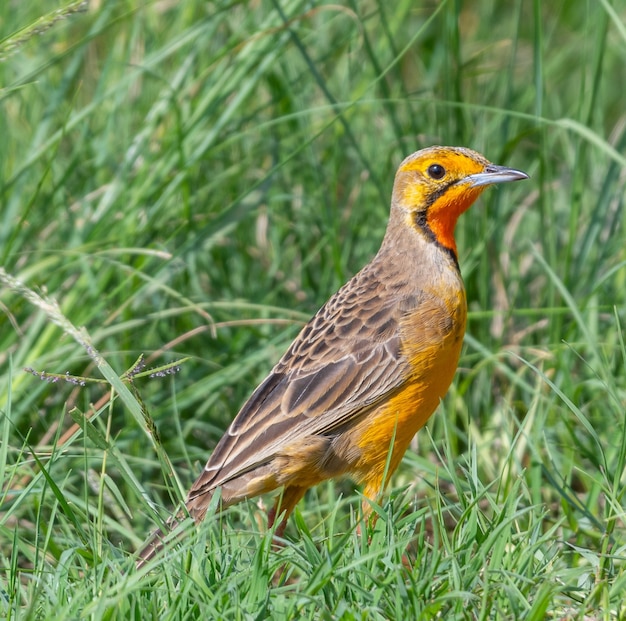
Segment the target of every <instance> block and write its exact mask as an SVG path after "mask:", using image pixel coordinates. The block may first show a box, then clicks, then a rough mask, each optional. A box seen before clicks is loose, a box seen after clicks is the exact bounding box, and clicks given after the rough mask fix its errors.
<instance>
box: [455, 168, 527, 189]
mask: <svg viewBox="0 0 626 621" xmlns="http://www.w3.org/2000/svg"><path fill="white" fill-rule="evenodd" d="M521 179H528V175H527V174H526V173H525V172H522V171H521V170H516V169H515V168H507V167H506V166H496V165H495V164H489V165H488V166H486V167H485V170H484V171H483V172H481V173H476V174H475V175H469V176H467V177H465V181H466V182H469V184H470V186H471V187H473V188H475V187H478V186H481V185H492V184H494V183H506V182H507V181H520V180H521Z"/></svg>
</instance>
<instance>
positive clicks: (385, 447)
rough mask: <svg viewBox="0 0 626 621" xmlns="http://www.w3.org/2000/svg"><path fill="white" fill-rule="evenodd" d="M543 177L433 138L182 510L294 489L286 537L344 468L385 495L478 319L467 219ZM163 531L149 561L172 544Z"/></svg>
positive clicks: (201, 510) (407, 164)
mask: <svg viewBox="0 0 626 621" xmlns="http://www.w3.org/2000/svg"><path fill="white" fill-rule="evenodd" d="M527 178H529V176H528V175H527V174H526V173H525V172H522V171H521V170H517V169H514V168H508V167H505V166H498V165H495V164H492V163H491V162H489V161H488V160H487V159H485V157H483V156H482V155H480V154H479V153H477V152H476V151H473V150H471V149H468V148H465V147H443V146H432V147H428V148H424V149H421V150H419V151H417V152H415V153H413V154H412V155H409V156H408V157H407V158H405V159H404V160H403V161H402V162H401V163H400V166H399V167H398V169H397V172H396V175H395V180H394V185H393V190H392V195H391V210H390V215H389V220H388V224H387V229H386V232H385V235H384V237H383V241H382V243H381V246H380V249H379V250H378V252H377V253H376V255H375V256H374V258H373V259H372V260H371V261H370V262H369V263H368V264H367V265H366V266H365V267H363V268H362V269H361V271H359V272H358V273H357V274H356V275H355V276H354V277H353V278H352V279H350V280H349V281H348V282H347V283H346V284H345V285H344V286H343V287H341V288H340V289H339V290H338V291H337V292H336V293H335V294H334V295H333V296H332V297H331V298H330V299H329V300H328V301H327V302H326V303H325V304H324V305H323V306H322V307H321V308H320V309H319V311H318V312H317V313H316V314H315V315H314V316H313V317H312V318H311V320H310V321H309V322H308V323H307V324H306V325H305V326H304V327H303V328H302V330H301V331H300V333H299V334H298V335H297V336H296V338H295V340H294V341H293V342H292V344H291V345H290V346H289V348H288V349H287V351H286V352H285V354H284V355H283V356H282V358H280V360H279V361H278V363H277V364H276V365H275V366H274V368H273V369H272V370H271V371H270V373H269V375H268V376H267V377H266V379H265V380H264V381H263V382H261V384H260V385H259V386H258V387H257V388H256V390H254V392H253V393H252V395H251V396H250V398H249V399H248V400H247V401H246V402H245V403H244V405H243V407H242V408H241V409H240V410H239V413H238V414H237V415H236V416H235V418H234V419H233V421H232V423H231V424H230V426H229V427H228V429H227V431H226V432H225V433H224V435H223V436H222V438H221V440H220V441H219V442H218V444H217V445H216V447H215V449H214V451H213V453H212V455H211V456H210V458H209V460H208V462H207V463H206V466H205V467H204V469H203V470H202V472H201V474H200V475H199V476H198V478H197V480H196V481H195V483H194V484H193V486H192V487H191V490H190V491H189V494H188V496H187V499H186V502H185V509H184V511H183V512H182V513H179V514H178V515H177V516H174V517H173V518H172V519H171V520H170V523H169V529H172V528H173V527H174V526H175V525H176V524H177V523H178V522H179V521H180V518H181V516H182V515H187V514H188V515H189V516H191V517H192V518H193V520H194V521H195V522H196V523H199V522H201V521H202V520H203V519H204V517H205V515H206V513H207V509H208V507H209V504H210V501H211V499H212V497H213V495H214V494H215V493H216V491H217V490H218V489H219V490H220V494H221V496H220V500H219V508H220V509H224V508H226V507H229V506H231V505H233V504H235V503H238V502H240V501H243V500H245V499H249V498H253V497H255V496H259V495H261V494H266V493H268V492H272V491H274V490H280V489H282V493H281V494H280V495H279V496H278V497H277V500H276V505H275V506H274V508H273V509H272V510H271V511H270V512H269V514H268V527H269V528H271V527H273V526H274V523H275V520H276V519H280V520H281V521H280V522H279V524H278V525H277V528H276V530H275V534H276V535H277V536H280V535H282V533H283V531H284V528H285V525H286V523H287V518H288V517H289V514H290V513H291V512H292V510H293V509H294V507H295V506H296V504H297V503H298V502H299V501H300V499H301V498H302V497H303V496H304V494H305V492H306V491H307V490H308V489H309V488H311V487H313V486H315V485H317V484H319V483H321V482H322V481H325V480H327V479H331V478H335V477H338V476H341V475H347V476H350V477H351V478H352V479H353V480H355V481H356V482H357V483H359V484H362V485H363V496H364V499H363V507H362V513H363V514H364V516H365V517H367V516H369V514H370V512H371V502H369V501H376V500H377V499H378V498H379V497H380V495H381V494H382V493H383V491H384V488H385V486H386V484H387V483H388V481H389V478H390V476H391V475H392V473H393V472H394V471H395V470H396V468H397V467H398V465H399V463H400V460H401V459H402V457H403V455H404V453H405V451H406V449H407V448H408V446H409V443H410V441H411V440H412V438H413V437H414V436H415V434H416V433H417V431H418V430H419V429H420V428H421V427H422V426H423V425H424V424H425V423H426V421H427V420H428V419H429V418H430V416H431V415H432V414H433V412H434V411H435V410H436V409H437V406H438V405H439V403H440V401H441V399H442V398H443V397H444V395H445V394H446V392H447V390H448V388H449V386H450V384H451V383H452V380H453V377H454V374H455V372H456V368H457V365H458V361H459V357H460V354H461V348H462V344H463V337H464V334H465V326H466V318H467V302H466V295H465V287H464V284H463V280H462V277H461V272H460V269H459V261H458V253H457V247H456V242H455V238H454V230H455V225H456V223H457V220H458V218H459V216H460V215H461V214H462V213H464V212H465V211H466V210H467V209H468V208H469V207H470V206H471V205H472V204H473V203H474V201H475V200H476V199H477V198H478V197H479V196H480V194H481V193H482V192H483V191H484V190H485V188H487V187H489V186H491V185H495V184H500V183H506V182H510V181H518V180H522V179H527ZM167 532H168V529H165V530H160V531H157V532H156V533H154V534H153V536H152V537H151V538H150V539H149V540H148V542H147V544H145V546H144V547H143V548H142V549H141V551H140V552H139V555H138V558H139V560H138V565H139V566H141V565H143V564H144V563H146V562H147V561H149V560H150V559H151V558H152V557H153V556H155V554H157V553H158V552H159V551H160V549H162V547H163V540H164V538H165V537H166V533H167Z"/></svg>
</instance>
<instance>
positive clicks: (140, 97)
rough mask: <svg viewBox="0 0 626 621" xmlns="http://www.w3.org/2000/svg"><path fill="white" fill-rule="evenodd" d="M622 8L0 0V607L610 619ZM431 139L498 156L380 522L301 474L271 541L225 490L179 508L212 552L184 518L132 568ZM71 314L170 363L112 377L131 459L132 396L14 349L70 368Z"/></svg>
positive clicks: (616, 518) (115, 360)
mask: <svg viewBox="0 0 626 621" xmlns="http://www.w3.org/2000/svg"><path fill="white" fill-rule="evenodd" d="M625 20H626V2H624V1H623V0H614V1H613V2H611V1H610V0H602V1H599V2H583V1H580V0H577V1H574V2H572V1H568V0H556V1H553V2H543V1H541V0H534V1H531V0H517V1H513V2H509V3H502V2H496V1H488V0H486V1H478V0H474V1H469V0H468V1H465V2H462V1H461V0H448V1H442V2H435V1H423V2H414V1H413V2H408V1H404V2H403V1H400V2H393V3H385V2H382V1H381V0H366V1H363V2H356V1H350V0H348V1H346V2H336V3H332V4H331V3H329V4H324V3H321V2H317V1H309V2H305V1H302V0H257V1H250V2H237V1H230V2H227V1H222V0H215V1H213V2H206V1H205V2H202V1H200V0H182V1H179V2H173V1H168V0H160V1H147V2H143V3H136V2H131V1H130V0H109V1H105V0H100V1H92V2H90V3H76V2H75V3H68V2H52V1H50V0H45V1H42V2H38V3H24V2H17V1H15V2H14V1H7V2H4V3H2V5H1V6H0V58H1V59H2V62H0V76H1V77H0V79H1V90H0V105H1V113H0V170H1V174H0V209H1V213H2V226H1V227H0V256H1V262H0V265H2V267H3V271H2V272H1V273H0V276H1V280H2V282H3V287H4V288H2V289H0V434H2V435H1V436H0V442H1V444H0V479H1V481H2V492H1V494H2V495H1V496H0V567H1V568H2V574H1V577H0V584H3V586H2V593H1V594H0V611H2V610H3V607H4V612H5V613H6V614H7V616H8V617H9V618H48V616H51V617H52V616H57V617H58V615H59V611H60V610H62V611H64V614H67V615H69V616H68V618H70V617H71V618H74V617H75V618H79V617H81V616H83V615H84V616H89V615H91V616H92V617H93V618H118V616H119V618H131V616H133V615H135V614H138V615H139V616H138V617H136V618H148V617H154V618H166V617H167V615H171V616H172V618H183V616H180V617H178V616H176V615H179V614H180V615H183V614H189V615H190V616H188V617H184V618H195V616H196V615H197V616H202V615H204V616H205V617H206V616H208V617H209V618H253V617H254V616H255V615H260V616H258V617H257V618H270V617H273V618H289V617H296V616H297V617H298V618H299V617H306V618H324V619H326V618H345V619H351V618H367V619H370V618H371V619H377V618H381V619H383V618H398V617H400V616H406V615H408V616H409V617H411V616H413V617H412V618H431V617H432V616H436V615H440V616H441V617H442V618H446V619H452V618H512V619H515V618H522V616H524V617H525V618H536V619H543V618H546V617H549V618H588V617H584V615H585V614H587V615H592V617H591V618H624V614H626V613H625V612H624V609H623V604H622V599H623V597H622V593H623V589H624V558H625V556H624V555H625V551H624V546H625V544H626V538H625V537H624V508H625V506H626V505H625V501H624V498H623V489H624V465H625V461H626V439H625V435H624V433H625V432H624V410H625V407H624V405H625V402H626V392H625V389H626V376H625V373H624V364H625V360H626V350H625V348H624V342H623V335H622V325H623V323H624V319H625V317H624V315H625V311H626V309H625V301H626V294H625V291H626V283H625V277H626V269H625V261H626V244H625V243H624V184H625V180H626V158H625V157H624V152H625V146H626V132H625V129H626V116H625V110H626V105H625V103H626V98H625V96H624V88H623V84H624V83H626V70H625V69H624V67H625V65H624V58H625V55H626V24H625ZM431 144H450V145H463V146H468V147H470V148H473V149H475V150H478V151H480V152H481V153H483V154H484V155H485V156H486V157H487V158H489V159H490V160H491V161H493V162H495V163H497V164H506V165H510V166H513V167H515V168H520V169H522V170H525V171H527V172H528V173H529V174H530V175H531V180H530V181H527V182H524V183H520V184H514V185H511V186H507V187H504V188H501V189H496V190H490V191H489V192H487V193H486V194H485V195H484V196H483V198H481V200H480V201H479V204H477V205H476V206H474V207H473V208H472V210H471V211H470V212H468V213H467V214H466V215H465V216H464V217H463V218H462V219H461V221H460V223H459V226H458V227H457V242H458V246H459V255H460V257H459V258H460V263H461V269H462V272H463V275H464V278H465V281H466V285H467V293H468V303H469V307H470V318H469V323H468V334H467V337H466V346H465V350H464V354H463V356H462V359H461V365H460V370H459V373H458V374H457V378H456V380H455V385H454V386H453V388H452V389H451V391H450V393H449V394H448V396H447V397H446V400H445V402H444V404H443V407H442V408H441V409H440V411H439V412H438V413H437V414H436V415H435V416H434V417H433V419H432V420H431V421H430V423H429V424H428V426H427V429H426V430H424V432H422V433H421V434H420V435H419V437H418V439H417V440H416V441H415V443H414V446H413V447H412V451H410V452H409V454H408V455H407V457H406V458H405V460H404V462H403V465H402V466H401V468H400V470H399V472H398V474H397V475H396V476H395V477H394V479H393V480H392V484H391V486H390V492H391V494H390V501H389V502H388V504H386V505H385V506H384V507H383V508H382V509H381V511H383V512H387V513H385V515H389V516H390V519H389V520H388V521H387V520H384V519H383V520H382V521H381V523H384V526H381V527H380V528H381V534H380V540H378V539H376V538H374V539H373V540H372V541H371V542H370V543H371V546H372V547H371V549H370V550H369V551H368V550H366V549H365V548H364V547H363V546H365V543H366V542H365V543H364V542H362V541H361V540H359V539H358V538H357V537H356V536H354V537H353V536H352V535H351V533H352V531H353V529H354V526H355V524H356V522H358V519H357V517H356V516H355V515H353V514H354V512H355V511H356V508H357V507H358V506H359V500H358V497H357V495H356V494H355V493H354V488H353V486H352V485H351V484H350V483H349V482H339V483H337V484H334V483H330V484H328V485H322V486H320V487H319V488H318V489H316V490H312V491H311V492H310V493H309V495H307V497H306V498H305V500H304V501H303V502H302V503H301V505H300V512H301V515H297V516H296V519H295V522H296V523H295V524H294V523H292V524H291V526H290V531H289V533H290V534H291V538H292V539H291V542H290V546H288V547H287V549H285V550H283V551H280V552H276V551H274V550H272V549H271V546H270V545H269V544H270V542H271V539H268V536H267V535H265V534H264V528H263V527H262V526H260V527H258V528H257V527H256V526H255V524H256V522H255V516H256V505H255V504H254V503H249V506H248V507H247V508H239V509H234V510H233V511H230V512H229V514H228V515H227V516H225V517H224V518H223V519H224V520H226V521H228V520H232V524H230V522H229V524H230V527H229V528H227V529H220V527H219V525H213V526H214V530H213V531H210V532H209V535H207V534H206V532H205V533H204V535H203V536H205V537H213V538H217V539H220V538H226V541H222V539H220V541H221V547H220V552H219V553H218V551H217V550H216V552H215V558H213V557H212V556H211V555H210V554H207V553H205V552H204V546H203V541H202V540H200V542H199V544H198V546H196V547H195V548H193V549H194V550H196V551H197V554H196V555H192V557H191V560H189V559H187V561H186V562H187V563H191V565H187V569H189V566H191V567H192V569H191V570H189V571H187V573H185V572H182V573H180V574H177V573H176V571H180V567H179V566H180V563H181V559H182V558H186V557H184V551H180V549H177V550H178V552H177V553H175V554H174V556H173V560H170V561H168V562H170V563H171V565H164V567H170V570H168V571H167V572H164V571H163V567H161V568H160V573H157V576H156V577H154V576H149V575H146V574H145V573H142V574H139V575H136V574H134V573H133V571H134V570H133V569H132V567H133V565H132V559H131V558H130V556H129V554H128V552H131V551H132V550H134V549H135V547H136V546H138V545H139V544H140V542H141V541H142V540H143V538H144V537H145V536H146V534H147V533H148V532H149V531H150V530H151V529H152V528H153V527H154V525H155V524H156V523H157V522H158V519H159V518H158V515H160V516H161V519H163V518H164V517H166V516H167V515H168V514H169V513H170V512H171V511H172V510H173V507H174V505H175V502H176V501H177V500H178V499H180V497H181V495H183V494H184V493H185V491H186V489H188V487H189V485H190V484H191V483H192V481H193V480H194V479H195V477H196V475H197V474H198V472H199V470H200V468H201V467H202V466H203V464H204V462H205V460H206V459H207V457H208V455H209V454H210V451H211V450H212V448H213V447H214V446H215V444H216V442H217V441H218V439H219V437H220V436H221V434H222V433H223V431H224V430H225V429H226V427H227V426H228V423H229V422H230V420H231V419H232V417H233V416H234V415H235V414H236V412H237V410H238V409H239V407H240V406H241V404H242V403H243V401H244V400H245V399H246V397H247V396H249V394H250V393H251V391H252V390H253V389H254V387H255V386H256V385H257V383H258V382H259V381H261V380H262V379H263V378H264V376H265V375H266V374H267V372H268V371H269V370H270V369H271V367H272V366H273V364H274V363H275V362H276V361H277V360H278V358H279V356H280V355H281V354H282V352H283V351H284V349H285V348H286V346H287V345H288V343H289V342H290V339H291V338H293V337H294V336H295V334H296V333H297V332H298V330H299V328H300V327H301V325H302V323H303V322H304V321H306V319H308V317H309V316H310V315H311V314H313V313H314V312H315V311H316V310H317V308H318V307H319V306H320V305H321V304H322V303H323V302H324V301H325V300H326V299H327V298H328V297H329V296H330V294H332V293H333V292H334V291H335V290H336V289H337V288H338V287H339V286H341V284H343V283H344V282H345V281H346V280H347V279H348V278H350V276H352V275H353V274H354V273H355V272H356V271H358V269H359V268H360V267H361V266H362V265H364V264H365V263H366V262H367V261H368V260H369V259H370V258H371V257H372V256H373V254H374V253H375V252H376V250H377V248H378V245H379V243H380V240H381V239H382V235H383V232H384V228H385V224H386V219H387V215H388V204H389V197H390V193H391V187H392V183H393V176H394V173H395V169H396V167H397V165H398V164H399V163H400V161H401V160H402V158H403V157H404V156H406V155H408V154H410V153H412V152H413V151H415V150H417V149H419V148H422V147H425V146H428V145H431ZM13 279H18V280H19V282H16V281H15V280H13ZM35 294H36V296H39V297H35ZM46 300H47V302H46ZM51 300H56V301H57V302H58V304H59V308H58V309H55V308H54V307H53V305H52V304H51V302H50V301H51ZM68 322H69V323H68ZM70 324H72V325H73V326H75V327H84V329H85V333H84V334H83V336H82V337H80V339H79V341H80V340H81V339H82V342H83V344H81V342H79V341H77V340H76V338H73V337H72V334H73V332H72V326H71V325H70ZM85 334H87V335H88V336H85ZM74 336H76V335H75V334H74ZM87 340H89V341H90V342H91V343H92V345H93V347H94V348H95V349H96V350H97V351H98V352H99V353H100V354H101V355H102V356H103V358H104V360H106V362H107V363H108V364H110V365H111V367H112V368H113V369H114V370H115V372H116V373H117V374H120V375H121V374H122V373H123V372H124V371H125V370H126V369H128V368H129V367H130V366H131V365H132V364H133V363H134V361H135V360H136V359H137V358H138V356H139V355H140V354H144V356H145V357H146V359H147V367H148V368H150V367H159V366H161V365H164V364H167V363H169V362H173V361H177V360H179V359H181V358H187V360H186V361H185V362H184V363H182V365H181V370H180V372H179V373H177V374H173V375H167V376H166V377H165V378H156V379H150V378H146V377H138V378H136V379H135V380H134V381H133V385H134V387H135V388H136V391H137V394H136V395H134V397H135V398H136V399H138V398H140V399H141V400H142V402H143V407H144V415H146V416H148V417H150V419H151V420H153V421H154V424H155V425H156V427H157V429H158V431H159V434H160V438H161V444H159V443H158V442H156V444H157V446H159V447H160V448H161V457H162V459H161V461H160V460H159V459H158V457H157V452H156V451H155V447H154V443H153V441H152V440H151V438H152V437H153V436H151V435H150V434H147V433H146V426H145V425H144V424H142V421H141V416H138V415H137V412H139V409H140V405H141V404H138V402H137V401H134V403H135V406H136V407H135V410H134V414H135V415H133V409H132V407H129V400H130V401H132V400H133V395H131V394H128V395H126V396H125V397H124V395H122V396H123V397H124V399H122V400H121V401H120V399H117V400H115V402H111V400H110V399H109V394H110V393H109V386H108V385H106V384H96V383H88V384H87V385H86V386H85V387H80V386H75V385H73V384H71V383H67V382H65V381H63V380H61V381H59V382H57V383H52V382H50V381H48V382H46V381H41V380H40V379H38V378H37V377H34V376H33V375H32V374H31V373H28V372H25V371H24V368H31V369H34V370H35V371H36V372H41V371H45V372H48V373H55V374H61V375H63V374H65V373H66V372H69V373H71V374H75V375H78V376H84V377H88V378H98V379H102V375H101V373H100V371H99V370H98V368H97V366H96V364H95V354H94V351H92V350H90V349H89V348H87V347H85V346H84V343H85V341H87ZM108 379H109V380H110V379H111V377H110V376H109V378H108ZM118 382H119V380H118ZM114 384H115V382H114ZM115 385H116V386H117V387H118V388H119V386H120V384H119V383H118V384H115ZM167 459H169V460H171V462H172V465H173V467H174V469H175V472H176V475H177V477H178V481H176V480H172V478H171V477H170V476H169V470H168V466H167V464H166V463H165V462H164V460H165V461H167ZM344 500H345V501H344ZM151 503H154V504H151ZM337 507H338V508H337ZM409 508H410V509H409ZM246 511H247V513H246ZM242 512H243V513H242ZM157 514H158V515H157ZM329 516H330V517H329ZM233 524H234V526H233ZM309 529H310V530H309ZM344 533H347V534H346V535H344ZM377 542H378V543H377ZM390 542H394V543H390ZM398 542H399V543H398ZM377 545H378V547H377ZM359 550H360V551H361V553H362V554H360V555H359V553H358V551H359ZM390 550H394V554H396V555H397V558H396V557H393V559H395V560H393V559H392V560H389V558H388V557H387V556H386V555H388V554H389V553H390ZM407 550H411V551H412V554H413V556H412V557H411V558H412V565H410V566H409V565H406V564H403V562H402V558H403V555H404V554H405V552H406V551H407ZM259 551H261V552H262V554H261V552H259ZM258 554H261V556H260V557H258V556H256V555H258ZM317 554H320V555H321V556H320V558H321V559H326V560H325V561H324V560H320V558H318V557H317V556H316V555H317ZM218 557H219V559H221V560H219V559H218ZM226 557H228V559H230V561H228V562H227V561H226V560H225V558H226ZM329 558H331V559H333V560H332V562H330V564H328V563H329V561H328V559H329ZM259 559H260V560H259ZM355 559H360V560H355ZM363 559H365V560H363ZM405 560H406V559H405ZM218 562H223V563H224V565H223V566H220V567H221V569H220V571H217V569H216V565H215V563H218ZM229 562H230V565H229ZM325 563H326V564H325ZM326 566H328V568H329V569H328V572H327V573H324V574H323V576H324V578H323V579H322V578H320V573H319V572H320V571H321V570H320V569H319V568H320V567H326ZM194 567H195V568H196V569H195V572H196V573H194V569H193V568H194ZM281 567H282V568H283V573H282V574H281V576H282V577H281V578H280V579H277V578H276V576H275V575H274V572H275V571H277V570H278V569H279V568H281ZM61 568H62V571H61ZM172 568H174V569H172ZM176 568H178V569H176ZM340 568H341V569H340ZM123 571H125V572H130V577H129V574H128V573H126V574H124V578H123V579H122V578H120V576H121V575H122V574H121V572H123ZM171 572H174V574H173V575H174V576H177V578H172V577H171V575H170V573H171ZM322 573H323V572H322ZM190 575H191V576H192V577H193V578H189V576H190ZM133 576H134V577H133ZM364 576H368V577H370V578H371V580H372V583H371V585H370V586H368V583H367V581H366V580H365V579H364ZM85 577H86V578H85ZM390 577H392V579H390ZM176 580H179V581H180V582H176ZM120 581H121V582H120ZM171 581H174V582H171ZM120 584H121V585H122V586H120ZM250 584H253V585H256V588H250ZM53 585H57V586H56V587H54V588H53ZM58 585H61V587H59V586H58ZM146 585H148V586H146ZM181 585H182V586H181ZM207 585H208V586H207ZM229 585H230V586H229ZM241 585H243V586H241ZM399 585H400V586H399ZM59 588H60V589H61V591H59V593H61V594H57V595H56V596H55V597H52V596H51V595H50V593H51V592H52V591H54V589H57V590H58V589H59ZM242 588H243V589H245V594H244V593H243V592H241V589H242ZM66 591H67V593H66ZM70 591H71V592H72V593H73V595H72V596H70V595H69V592H70ZM55 592H56V591H55ZM174 593H177V594H178V596H177V597H175V596H174ZM225 594H227V595H225ZM90 606H91V607H90ZM85 611H87V612H85ZM185 611H186V612H185ZM194 611H195V612H194ZM166 612H167V614H166ZM0 614H1V613H0ZM32 615H35V616H32ZM36 615H39V616H36ZM346 615H347V616H346ZM351 615H352V616H351ZM520 615H521V616H520ZM593 615H598V616H597V617H596V616H593ZM133 618H135V617H133ZM168 618H169V617H168Z"/></svg>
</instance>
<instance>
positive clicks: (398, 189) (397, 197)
mask: <svg viewBox="0 0 626 621" xmlns="http://www.w3.org/2000/svg"><path fill="white" fill-rule="evenodd" d="M520 179H528V175H527V174H526V173H524V172H522V171H521V170H516V169H514V168H507V167H505V166H496V165H495V164H492V163H491V162H489V161H488V160H486V159H485V158H484V157H483V156H482V155H480V153H476V151H472V150H471V149H465V148H463V147H429V148H427V149H422V150H421V151H417V152H416V153H413V155H409V157H407V158H406V159H405V160H404V161H403V162H402V163H401V164H400V167H399V168H398V172H397V173H396V179H395V182H394V187H393V204H394V206H396V207H397V208H400V210H402V211H403V212H404V214H405V217H407V218H408V219H409V221H410V224H411V225H412V226H414V227H416V228H420V229H421V230H422V231H423V232H425V233H426V234H427V235H428V236H429V237H431V238H433V239H434V240H435V241H436V242H438V243H439V244H441V245H442V246H444V247H445V248H447V249H449V250H451V251H452V252H453V253H454V254H455V256H456V244H455V241H454V227H455V225H456V222H457V220H458V218H459V216H460V215H461V214H462V213H463V212H464V211H466V210H467V209H468V208H469V207H470V205H471V204H472V203H473V202H474V201H475V200H476V199H477V198H478V197H479V196H480V194H481V193H482V192H483V190H484V189H485V188H486V187H488V186H490V185H493V184H496V183H505V182H507V181H518V180H520Z"/></svg>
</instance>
